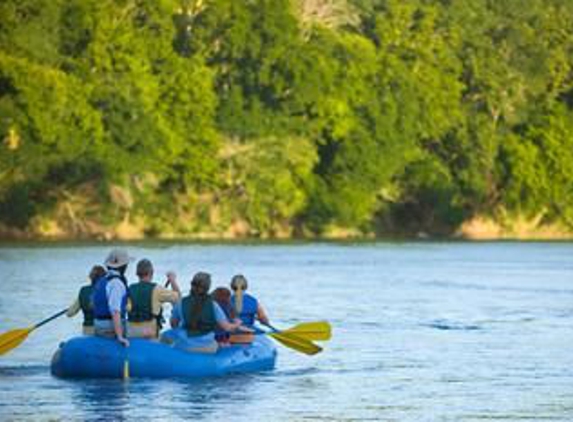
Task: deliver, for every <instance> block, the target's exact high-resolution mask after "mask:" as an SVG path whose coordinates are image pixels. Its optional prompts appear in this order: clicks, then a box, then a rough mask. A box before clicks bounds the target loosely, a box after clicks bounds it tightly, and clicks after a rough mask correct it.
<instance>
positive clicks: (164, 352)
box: [51, 335, 277, 378]
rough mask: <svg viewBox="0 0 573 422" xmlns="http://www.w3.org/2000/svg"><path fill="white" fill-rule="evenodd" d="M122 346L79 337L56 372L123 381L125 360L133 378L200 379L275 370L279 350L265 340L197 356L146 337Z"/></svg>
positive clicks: (59, 358)
mask: <svg viewBox="0 0 573 422" xmlns="http://www.w3.org/2000/svg"><path fill="white" fill-rule="evenodd" d="M130 343H131V345H130V347H129V348H124V347H123V346H121V345H120V344H119V343H118V342H117V341H115V340H111V339H106V338H101V337H93V336H91V337H88V336H85V337H75V338H72V339H70V340H68V341H66V342H64V343H62V344H60V347H59V349H58V350H57V351H56V353H55V354H54V357H53V358H52V365H51V370H52V374H53V375H55V376H57V377H62V378H122V377H123V372H124V367H125V362H126V361H127V362H128V365H129V376H130V377H145V378H197V377H209V376H221V375H226V374H231V373H244V372H256V371H264V370H270V369H273V368H274V366H275V362H276V357H277V351H276V348H275V346H274V345H273V344H272V342H271V341H270V340H269V339H268V338H267V337H265V336H262V335H258V336H256V337H255V341H254V342H253V343H252V344H241V345H233V346H230V347H223V348H220V349H219V350H218V351H217V353H214V354H206V353H193V352H187V351H184V350H180V349H176V348H173V347H171V346H168V345H165V344H162V343H158V342H153V341H149V340H142V339H131V340H130Z"/></svg>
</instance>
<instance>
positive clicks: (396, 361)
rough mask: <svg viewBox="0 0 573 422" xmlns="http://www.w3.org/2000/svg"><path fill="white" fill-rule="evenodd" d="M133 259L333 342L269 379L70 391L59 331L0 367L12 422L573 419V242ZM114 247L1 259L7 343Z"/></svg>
mask: <svg viewBox="0 0 573 422" xmlns="http://www.w3.org/2000/svg"><path fill="white" fill-rule="evenodd" d="M124 246H126V247H127V248H128V250H129V252H130V253H131V254H132V255H134V256H135V257H137V258H143V257H147V258H149V259H151V260H152V261H153V262H154V263H155V267H156V274H157V275H158V281H162V279H163V277H162V274H164V273H165V272H166V271H167V270H171V269H172V270H175V271H176V272H177V273H178V274H179V278H180V284H182V286H184V288H185V290H186V289H187V286H188V282H189V279H190V277H191V275H192V274H193V273H194V272H196V271H199V270H204V271H209V272H211V273H212V274H213V278H214V281H215V284H226V283H227V282H228V280H229V279H230V277H231V276H232V275H233V274H235V273H244V274H245V275H246V276H247V278H248V279H249V281H250V291H251V292H253V293H254V294H255V295H256V296H258V297H259V299H260V300H261V301H262V302H263V303H264V305H265V307H266V308H267V310H268V313H269V314H270V316H271V318H272V320H273V322H274V323H275V324H276V325H277V326H280V327H289V326H292V325H294V324H296V323H298V322H303V321H314V320H324V319H326V320H328V321H330V323H331V324H332V326H333V338H332V340H331V341H330V342H327V343H326V344H324V346H325V350H324V351H323V353H321V354H319V355H316V356H312V357H309V356H305V355H301V354H299V353H297V352H295V351H292V350H290V349H285V348H284V347H282V346H278V347H279V360H278V362H277V367H276V369H275V370H274V371H270V372H266V373H259V374H249V375H235V376H231V377H226V378H211V379H203V380H198V381H188V382H184V381H181V380H159V381H158V380H145V379H143V380H137V379H131V380H130V381H129V382H127V383H124V382H121V381H93V380H92V381H86V380H84V381H79V380H76V381H69V380H61V379H57V378H54V377H52V376H51V375H50V371H49V361H50V358H51V355H52V353H53V352H54V350H55V349H56V348H57V346H58V344H59V342H60V341H62V340H64V339H66V338H69V337H72V336H74V335H75V334H76V333H77V332H78V331H79V330H80V318H79V317H78V318H76V319H73V320H71V319H68V318H66V317H62V318H59V319H57V320H55V321H53V322H52V323H50V324H48V325H46V326H44V327H42V328H40V329H39V330H38V331H36V332H34V333H32V334H31V335H30V337H29V338H28V340H27V341H26V342H24V343H23V344H22V345H20V346H19V347H18V348H17V349H15V350H14V351H12V352H11V353H10V354H7V355H5V356H2V357H0V420H2V421H11V420H14V421H16V420H17V421H20V420H30V421H38V420H39V421H48V420H49V421H59V420H62V421H63V420H65V421H69V420H72V421H73V420H101V421H104V420H105V421H107V420H139V421H142V420H233V421H275V420H276V421H315V420H320V421H323V420H337V421H354V420H357V421H358V420H360V421H362V420H375V421H484V420H487V421H492V420H499V421H513V420H519V421H523V420H530V421H546V420H550V421H572V420H573V244H571V243H459V242H455V243H432V242H420V243H366V244H364V243H360V244H278V245H269V244H248V245H238V244H231V245H229V244H226V245H221V244H206V245H197V244H169V243H161V244H133V245H124ZM110 248H111V245H83V244H79V245H78V244H75V245H60V244H55V245H54V244H48V245H36V246H26V245H3V246H0V285H1V286H2V294H1V295H0V333H1V332H4V331H7V330H9V329H12V328H21V327H27V326H29V325H30V324H32V323H34V322H38V321H40V320H41V319H43V318H44V317H46V316H49V315H51V314H54V313H55V312H57V311H58V310H60V309H62V308H64V307H66V306H67V304H68V303H70V302H71V301H72V299H73V297H74V296H75V294H76V292H77V289H78V288H79V286H80V285H81V284H82V283H83V282H84V281H85V277H86V274H87V271H88V270H89V268H90V267H91V266H92V265H93V264H95V263H100V262H101V261H102V260H103V259H104V258H105V255H106V254H107V252H108V251H109V249H110ZM129 276H130V277H131V280H133V279H134V274H133V268H131V269H130V270H129Z"/></svg>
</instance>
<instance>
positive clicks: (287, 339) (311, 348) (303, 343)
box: [263, 324, 322, 355]
mask: <svg viewBox="0 0 573 422" xmlns="http://www.w3.org/2000/svg"><path fill="white" fill-rule="evenodd" d="M263 325H265V326H266V327H269V328H270V329H271V330H273V331H272V332H267V333H266V334H268V335H269V336H271V337H272V338H274V339H275V340H277V341H278V342H279V343H281V344H283V345H284V346H286V347H289V348H291V349H293V350H296V351H297V352H301V353H304V354H306V355H316V354H317V353H320V352H322V347H320V346H318V345H316V344H314V343H313V342H312V341H310V340H307V339H305V338H301V337H298V336H297V335H296V334H292V333H291V334H288V333H285V332H284V331H279V330H277V329H276V328H275V327H273V326H272V325H270V324H263ZM293 328H294V327H293Z"/></svg>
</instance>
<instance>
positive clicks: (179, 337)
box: [162, 272, 249, 353]
mask: <svg viewBox="0 0 573 422" xmlns="http://www.w3.org/2000/svg"><path fill="white" fill-rule="evenodd" d="M210 288H211V275H210V274H208V273H204V272H199V273H197V274H195V276H194V277H193V280H192V281H191V292H190V293H189V295H188V296H185V297H184V298H183V299H182V300H181V301H180V302H179V303H178V304H177V305H175V307H174V308H173V312H172V314H171V320H170V322H171V326H172V327H173V328H174V329H173V330H169V331H168V332H166V333H164V335H163V336H162V341H163V342H165V343H168V344H172V345H173V346H174V347H178V348H181V349H185V350H188V351H193V352H203V353H215V352H216V351H217V348H218V344H217V341H216V340H215V329H216V328H221V329H222V330H225V331H228V332H234V331H236V330H243V328H242V326H241V321H239V320H235V321H229V320H228V319H227V317H226V315H225V312H224V311H223V310H222V309H221V307H220V306H219V305H218V304H217V303H216V302H215V301H214V300H213V298H212V297H211V296H210V295H209V289H210ZM245 330H247V331H249V330H248V329H245Z"/></svg>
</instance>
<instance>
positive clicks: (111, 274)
mask: <svg viewBox="0 0 573 422" xmlns="http://www.w3.org/2000/svg"><path fill="white" fill-rule="evenodd" d="M114 278H117V279H119V280H120V281H121V282H122V283H123V284H124V285H126V284H127V280H125V277H123V276H122V275H121V274H120V273H118V272H117V271H114V270H109V271H108V272H107V274H106V275H104V276H103V277H101V278H100V279H99V280H97V281H96V283H95V286H94V292H93V303H94V316H95V319H111V312H110V310H109V303H108V300H107V291H106V288H107V283H109V282H110V281H111V280H113V279H114ZM126 309H127V287H126V294H124V295H123V297H122V299H121V310H120V316H121V319H125V314H126Z"/></svg>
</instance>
